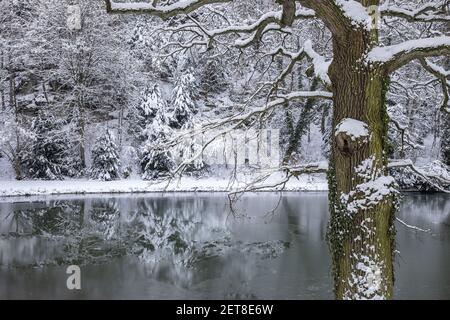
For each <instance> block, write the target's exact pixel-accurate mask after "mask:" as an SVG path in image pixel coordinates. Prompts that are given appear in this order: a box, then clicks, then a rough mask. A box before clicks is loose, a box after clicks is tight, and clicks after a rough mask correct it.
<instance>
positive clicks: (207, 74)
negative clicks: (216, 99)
mask: <svg viewBox="0 0 450 320" xmlns="http://www.w3.org/2000/svg"><path fill="white" fill-rule="evenodd" d="M225 89H226V82H225V74H224V72H223V70H222V68H221V67H220V65H219V64H218V62H217V61H216V60H208V62H206V64H205V65H204V67H203V70H202V74H201V83H200V90H201V93H202V94H203V96H204V97H205V99H208V97H209V96H210V95H211V94H214V93H219V92H221V91H224V90H225Z"/></svg>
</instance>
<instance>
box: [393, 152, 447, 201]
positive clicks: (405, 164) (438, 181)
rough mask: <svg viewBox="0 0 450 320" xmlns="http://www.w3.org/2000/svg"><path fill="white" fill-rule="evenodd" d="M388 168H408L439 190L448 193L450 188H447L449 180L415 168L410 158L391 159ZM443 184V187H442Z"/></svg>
mask: <svg viewBox="0 0 450 320" xmlns="http://www.w3.org/2000/svg"><path fill="white" fill-rule="evenodd" d="M388 168H389V169H395V168H409V169H410V170H412V171H413V172H414V173H415V174H417V175H418V176H419V177H421V178H422V179H424V180H425V181H426V182H427V183H429V184H430V185H432V186H433V187H435V188H436V189H438V190H439V191H442V192H445V193H450V190H448V189H447V187H448V186H450V180H448V179H446V178H444V177H442V176H440V175H435V174H429V173H427V172H425V171H423V170H421V169H420V168H417V167H416V166H415V165H414V163H413V162H412V160H410V159H404V160H391V161H390V162H389V164H388ZM443 186H445V187H443Z"/></svg>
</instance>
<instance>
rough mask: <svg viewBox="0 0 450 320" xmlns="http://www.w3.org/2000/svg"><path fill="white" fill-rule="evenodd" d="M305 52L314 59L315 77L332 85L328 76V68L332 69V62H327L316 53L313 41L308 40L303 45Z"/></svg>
mask: <svg viewBox="0 0 450 320" xmlns="http://www.w3.org/2000/svg"><path fill="white" fill-rule="evenodd" d="M303 50H305V52H306V54H307V55H308V56H309V57H310V58H311V59H312V62H313V65H314V73H315V76H316V77H318V78H319V79H320V80H322V81H323V82H325V83H326V84H328V85H330V84H331V80H330V77H329V76H328V68H329V67H330V64H331V60H330V61H325V58H324V57H323V56H321V55H320V54H318V53H317V52H315V51H314V49H313V47H312V42H311V40H307V41H306V42H305V44H304V45H303Z"/></svg>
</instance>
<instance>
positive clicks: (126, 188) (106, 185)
mask: <svg viewBox="0 0 450 320" xmlns="http://www.w3.org/2000/svg"><path fill="white" fill-rule="evenodd" d="M282 179H283V177H282V175H281V174H280V175H278V176H277V175H274V176H273V177H271V178H270V179H268V180H266V181H265V182H264V184H265V185H266V184H267V185H273V184H276V183H277V182H278V181H281V180H282ZM246 182H247V183H248V182H249V181H241V182H239V183H237V182H235V183H234V184H232V185H231V186H230V180H229V179H224V178H198V179H197V178H193V177H183V178H181V179H176V180H173V181H172V182H171V183H170V184H169V185H167V183H168V182H167V181H161V182H151V181H143V180H117V181H93V180H63V181H42V180H29V181H0V197H8V196H32V195H52V194H95V193H144V192H162V191H168V192H229V191H233V190H236V189H238V188H242V187H245V186H246ZM270 190H274V189H266V191H270ZM284 190H285V191H327V190H328V187H327V180H326V177H325V175H320V174H317V175H304V176H300V177H299V179H295V178H292V179H291V180H290V181H288V182H287V183H286V186H285V188H284Z"/></svg>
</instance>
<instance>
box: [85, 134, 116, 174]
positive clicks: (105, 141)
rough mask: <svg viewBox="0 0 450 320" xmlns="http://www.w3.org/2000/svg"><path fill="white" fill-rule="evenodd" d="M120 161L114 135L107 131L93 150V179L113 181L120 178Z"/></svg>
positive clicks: (91, 170)
mask: <svg viewBox="0 0 450 320" xmlns="http://www.w3.org/2000/svg"><path fill="white" fill-rule="evenodd" d="M119 167H120V159H119V153H118V148H117V146H116V144H115V142H114V136H113V133H112V132H111V131H110V130H109V129H107V130H106V131H105V133H104V134H103V135H101V136H100V137H99V138H98V139H97V140H96V142H95V145H94V148H93V150H92V164H91V168H90V177H91V179H96V180H103V181H111V180H115V179H118V178H119Z"/></svg>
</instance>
